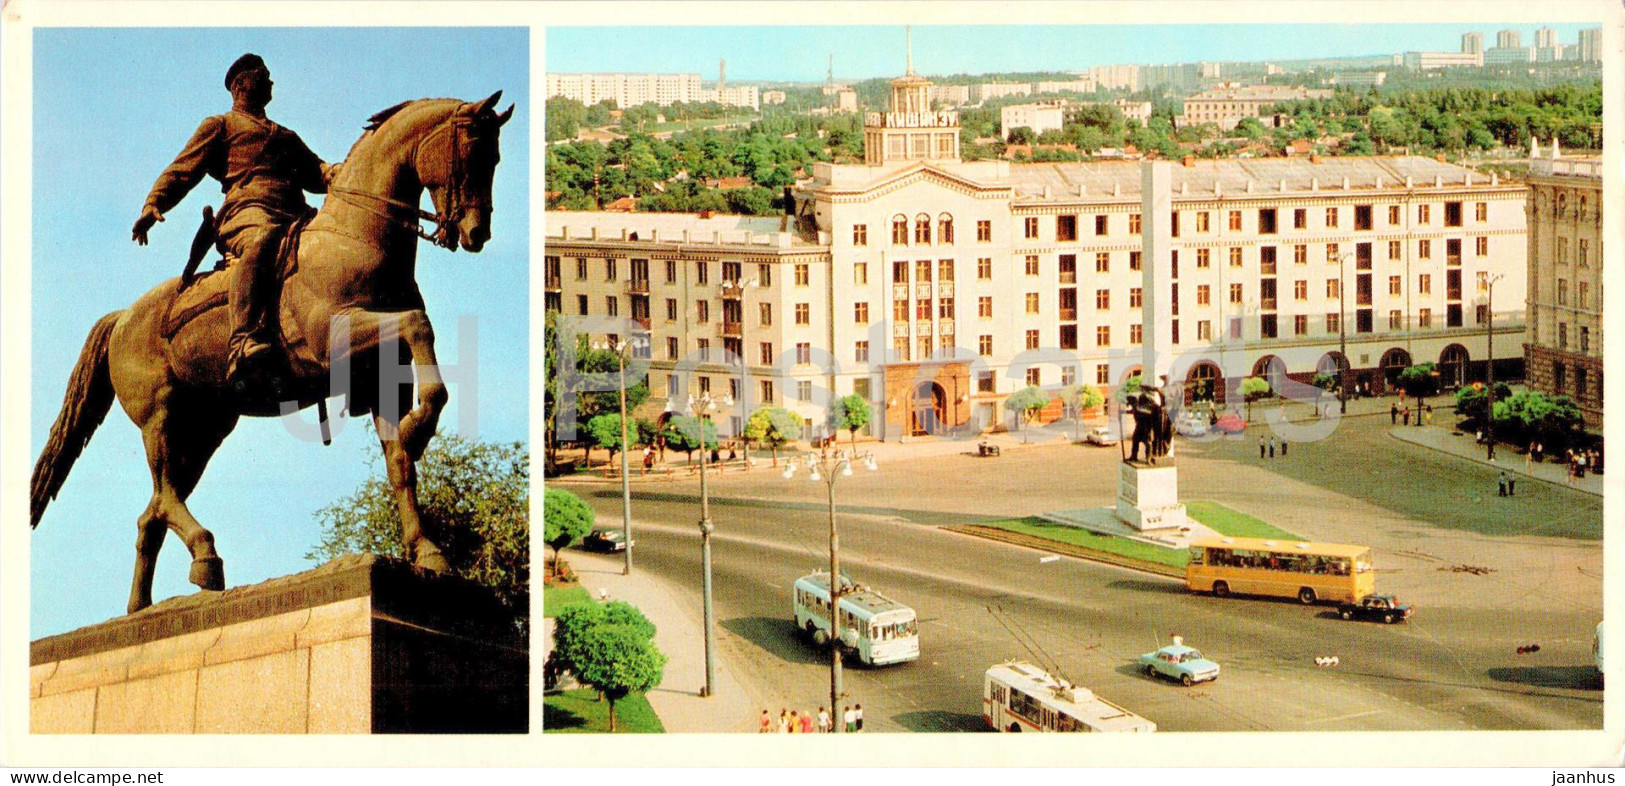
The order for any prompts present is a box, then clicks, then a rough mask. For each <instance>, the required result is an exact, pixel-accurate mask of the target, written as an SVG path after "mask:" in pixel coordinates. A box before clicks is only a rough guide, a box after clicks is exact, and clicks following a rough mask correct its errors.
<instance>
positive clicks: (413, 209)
mask: <svg viewBox="0 0 1625 786" xmlns="http://www.w3.org/2000/svg"><path fill="white" fill-rule="evenodd" d="M466 125H468V121H467V120H466V119H464V118H461V117H457V116H455V114H454V115H453V116H452V117H451V118H449V119H448V120H447V121H446V122H442V123H440V124H439V125H438V126H436V127H435V128H434V129H433V130H431V131H430V132H429V133H428V134H425V135H424V137H423V138H422V139H421V140H419V141H418V144H417V148H416V149H414V150H413V152H412V157H413V159H414V160H415V159H416V158H417V156H418V153H419V151H421V150H422V149H423V146H424V145H425V144H427V143H428V142H429V140H431V139H434V138H435V136H437V135H439V134H440V133H441V132H442V131H445V130H446V129H447V128H448V127H449V128H451V129H452V130H453V131H454V132H455V133H456V136H455V137H454V138H453V139H452V144H451V153H450V155H451V160H450V161H449V162H448V171H447V177H446V180H447V183H446V207H445V210H444V211H443V212H439V213H431V212H429V211H427V210H424V209H423V208H421V207H419V206H417V205H414V204H410V203H407V202H403V201H401V200H399V199H394V198H392V197H387V196H382V195H380V194H370V193H367V192H365V191H357V190H355V189H353V188H335V187H332V186H329V187H328V189H327V193H329V194H331V195H333V196H336V197H338V198H339V199H341V200H344V201H346V202H349V203H350V204H352V205H355V206H356V207H358V208H360V209H362V210H364V211H366V212H368V213H371V214H372V215H374V216H377V217H378V218H382V219H384V220H385V221H388V222H389V223H391V224H394V225H395V226H398V227H401V228H402V229H405V230H407V231H408V232H411V233H412V234H413V235H416V236H417V237H418V238H420V239H422V240H427V241H429V242H430V243H433V244H435V245H437V246H441V247H443V248H447V249H452V250H456V248H457V234H456V232H455V231H454V227H453V224H454V223H455V222H456V221H457V220H458V215H459V213H460V212H461V210H462V208H463V203H465V202H467V203H470V204H473V203H475V202H477V201H478V200H474V199H470V198H469V197H468V196H467V195H466V194H464V193H463V192H464V191H465V190H466V189H467V188H468V184H467V183H465V182H463V169H464V165H463V150H462V145H461V144H460V143H461V141H462V139H461V132H462V129H463V127H464V126H466ZM359 200H372V201H373V202H376V203H378V204H381V205H386V206H388V207H392V208H397V209H400V210H403V211H406V212H407V213H411V214H415V219H414V218H407V217H405V216H401V215H398V214H395V213H392V212H390V211H389V210H387V209H386V210H380V209H377V208H375V207H373V206H371V205H368V204H366V203H364V202H362V201H359ZM421 221H433V222H434V223H435V231H434V233H433V234H430V233H428V232H425V231H423V225H422V224H421V223H419V222H421Z"/></svg>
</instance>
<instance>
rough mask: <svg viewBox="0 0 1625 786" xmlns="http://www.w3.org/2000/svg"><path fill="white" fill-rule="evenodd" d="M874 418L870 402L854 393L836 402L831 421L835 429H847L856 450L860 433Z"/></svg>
mask: <svg viewBox="0 0 1625 786" xmlns="http://www.w3.org/2000/svg"><path fill="white" fill-rule="evenodd" d="M872 417H874V414H873V412H872V411H871V410H870V409H869V402H868V400H867V399H865V398H864V397H863V396H860V395H858V394H856V393H853V394H852V395H850V396H845V397H842V398H839V399H836V400H835V404H834V406H833V408H832V411H831V413H830V420H831V421H832V422H833V423H834V424H835V428H836V429H837V430H839V429H843V428H844V429H846V430H847V432H848V433H850V434H851V437H852V446H853V449H854V450H855V449H856V448H857V444H858V431H859V430H860V429H862V428H863V427H864V426H867V425H869V420H870V418H872Z"/></svg>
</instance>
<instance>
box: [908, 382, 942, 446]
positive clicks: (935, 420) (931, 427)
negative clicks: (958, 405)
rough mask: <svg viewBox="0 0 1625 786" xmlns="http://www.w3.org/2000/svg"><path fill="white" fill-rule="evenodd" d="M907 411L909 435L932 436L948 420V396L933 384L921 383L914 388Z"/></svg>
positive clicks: (940, 387)
mask: <svg viewBox="0 0 1625 786" xmlns="http://www.w3.org/2000/svg"><path fill="white" fill-rule="evenodd" d="M909 409H910V413H911V415H912V417H911V418H910V420H909V431H908V433H909V435H910V436H914V437H923V436H926V435H928V434H934V433H936V432H937V430H938V429H939V428H940V427H941V424H942V423H944V422H946V421H947V420H948V394H947V393H946V392H944V391H943V389H942V386H941V385H938V384H937V383H935V382H921V383H920V384H919V386H917V387H915V388H914V402H913V406H912V407H910V408H909Z"/></svg>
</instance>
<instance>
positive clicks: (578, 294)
mask: <svg viewBox="0 0 1625 786" xmlns="http://www.w3.org/2000/svg"><path fill="white" fill-rule="evenodd" d="M924 81H925V80H922V79H919V78H918V77H912V76H911V77H905V78H904V79H901V80H897V81H896V82H894V83H893V106H892V108H893V111H892V112H889V113H884V114H882V113H873V114H871V115H870V117H869V120H870V124H871V125H870V127H869V128H868V129H867V132H866V133H867V134H868V137H867V138H868V139H869V140H871V141H870V149H869V151H867V153H868V158H867V160H866V163H864V164H845V165H836V164H828V163H819V164H815V166H814V171H813V178H812V180H811V182H809V183H806V184H804V185H803V186H801V187H799V188H798V190H797V191H796V193H795V194H794V197H795V208H794V212H795V215H793V216H785V217H782V219H771V218H769V219H744V218H740V217H698V216H681V215H659V214H620V215H612V214H571V213H552V214H550V215H549V221H548V225H549V229H548V231H549V235H550V236H549V238H548V240H547V250H546V255H547V269H548V282H547V286H548V295H547V297H548V300H547V307H548V308H549V309H552V310H558V311H560V312H562V313H563V314H564V315H565V316H566V317H567V318H577V317H579V316H581V314H578V313H577V312H578V311H579V310H580V309H581V307H582V306H584V307H585V309H586V311H585V315H586V316H601V315H602V312H604V311H605V310H608V309H609V308H611V306H609V299H613V298H620V297H626V298H631V297H635V296H640V295H634V294H632V292H633V291H634V289H636V288H632V289H629V288H628V287H629V286H631V285H629V284H628V283H627V281H626V279H627V278H628V276H632V275H635V273H634V271H638V270H640V269H641V270H644V271H646V272H645V273H644V279H643V281H644V283H643V284H642V285H641V289H642V290H643V291H647V292H648V295H647V297H646V298H645V302H644V304H643V305H642V306H634V305H632V304H629V303H622V302H617V304H616V305H615V306H613V308H614V309H615V310H616V312H617V314H621V315H626V314H633V315H634V316H631V317H629V318H630V319H638V318H640V317H638V316H635V315H637V314H642V315H647V316H646V318H647V319H648V321H647V323H643V322H639V323H637V324H638V325H639V326H641V327H643V328H645V329H647V330H648V331H649V332H650V335H651V338H652V347H653V351H652V356H651V360H650V362H651V364H652V369H651V372H650V373H651V379H652V380H653V382H652V384H651V389H652V391H653V395H652V397H651V402H650V404H649V406H650V407H651V408H653V409H660V408H662V407H673V406H675V405H674V404H673V403H672V402H678V403H680V399H681V397H682V396H684V395H687V394H690V393H695V392H697V391H700V390H710V391H713V392H720V391H723V390H730V391H731V392H733V393H734V394H735V397H736V398H739V397H740V395H741V393H743V394H744V395H745V396H747V397H748V403H746V404H742V405H740V406H741V408H742V409H741V412H736V413H735V414H736V415H738V414H742V412H748V411H750V410H751V409H753V408H754V407H755V406H758V405H760V404H762V403H766V402H768V401H771V403H773V404H776V405H780V406H784V407H787V408H789V409H791V410H792V411H795V412H797V413H799V414H800V415H801V416H802V417H803V418H804V419H806V420H807V421H808V423H809V424H810V425H811V426H813V427H814V434H818V433H819V429H822V428H823V424H824V423H825V418H826V413H827V411H828V408H829V405H830V402H831V401H832V399H833V398H836V397H841V396H845V395H849V394H853V393H856V394H859V395H862V396H864V397H866V398H867V399H868V400H870V401H871V402H872V403H873V406H874V409H875V412H876V417H875V422H874V424H873V425H872V427H871V433H873V434H874V435H876V436H878V437H881V438H884V439H899V438H904V437H913V436H919V435H924V434H944V433H962V434H969V433H976V432H978V431H981V430H985V429H989V428H998V427H1003V426H1006V425H1008V424H1009V423H1010V420H1009V417H1008V413H1007V412H1006V411H1005V409H1004V400H1005V398H1006V397H1008V396H1009V395H1010V394H1011V393H1013V392H1015V391H1017V390H1020V389H1022V388H1024V387H1027V386H1029V385H1037V386H1040V387H1042V388H1045V389H1047V390H1049V391H1051V392H1056V391H1058V390H1059V389H1060V388H1061V387H1062V386H1065V385H1071V384H1091V385H1100V386H1102V387H1105V388H1108V389H1109V388H1112V387H1114V386H1116V385H1118V384H1120V383H1121V382H1122V381H1123V380H1125V379H1126V378H1127V377H1128V376H1130V375H1131V374H1133V373H1136V372H1137V367H1138V363H1139V358H1140V350H1141V346H1140V341H1141V338H1142V336H1141V325H1142V315H1141V308H1140V306H1141V303H1142V301H1143V296H1144V293H1143V291H1142V289H1141V288H1142V286H1143V281H1142V275H1143V274H1142V272H1141V270H1140V265H1139V261H1140V260H1139V256H1140V253H1141V237H1140V226H1141V223H1142V218H1143V217H1142V215H1141V202H1140V183H1141V170H1140V165H1139V164H1137V163H1133V162H1097V163H1062V164H1012V163H1010V162H1007V161H974V162H966V161H961V160H959V157H958V149H957V147H950V146H949V143H948V142H947V140H948V139H952V140H954V141H955V143H956V142H957V139H958V130H959V129H958V127H957V119H956V118H954V117H953V116H952V114H951V113H943V112H935V111H932V110H931V109H930V107H929V104H925V105H923V106H922V105H919V104H917V103H914V102H915V101H916V100H918V99H917V94H919V93H920V91H921V90H924V93H923V95H929V89H928V83H926V84H924V85H922V84H920V83H923V82H924ZM911 109H913V110H919V111H913V112H911V111H908V110H911ZM950 123H951V125H949V124H950ZM877 124H878V125H877ZM908 124H912V127H911V126H910V125H908ZM936 135H943V136H944V139H943V140H942V142H941V144H940V145H939V143H938V141H937V140H936V138H935V137H936ZM916 137H918V139H916ZM876 142H878V143H879V146H878V148H877V147H876V144H875V143H876ZM1524 201H1525V192H1524V188H1523V187H1522V186H1520V185H1511V184H1502V183H1500V182H1499V181H1498V180H1497V179H1496V178H1494V177H1492V176H1486V175H1482V174H1479V173H1476V172H1474V171H1472V170H1469V169H1465V168H1462V167H1459V166H1455V165H1452V164H1447V163H1443V162H1439V161H1435V160H1433V159H1429V158H1420V157H1382V158H1378V157H1367V158H1349V159H1338V158H1326V159H1320V158H1316V159H1311V160H1288V159H1259V160H1247V161H1241V160H1223V161H1192V162H1190V163H1189V164H1186V165H1176V166H1174V167H1173V203H1174V227H1175V232H1174V237H1173V239H1172V242H1173V244H1174V270H1173V276H1172V279H1171V280H1169V281H1167V282H1164V283H1163V285H1164V286H1166V287H1168V291H1167V292H1166V293H1164V294H1165V295H1166V296H1167V297H1169V298H1170V302H1171V304H1172V311H1173V316H1172V320H1173V324H1172V325H1171V330H1172V333H1173V337H1174V340H1173V348H1174V351H1175V353H1176V360H1175V362H1174V365H1173V370H1174V381H1175V383H1176V384H1181V385H1182V387H1183V389H1184V390H1185V391H1186V394H1187V396H1191V395H1194V394H1195V393H1196V391H1202V390H1209V391H1211V392H1212V393H1213V394H1214V395H1216V396H1217V397H1218V398H1220V399H1223V398H1224V397H1225V396H1226V395H1227V391H1233V390H1236V389H1237V388H1239V385H1237V384H1236V380H1238V379H1239V378H1241V377H1246V376H1252V375H1255V374H1264V375H1268V376H1272V377H1274V378H1276V379H1277V380H1278V381H1280V382H1281V383H1282V384H1285V379H1286V378H1288V377H1289V378H1291V379H1292V380H1295V381H1298V382H1303V381H1307V380H1308V379H1309V378H1310V377H1312V376H1314V375H1315V374H1316V373H1317V372H1328V373H1329V372H1331V371H1333V370H1335V369H1337V368H1339V367H1344V368H1346V369H1348V373H1349V374H1351V376H1349V377H1347V380H1348V383H1349V384H1350V385H1353V384H1356V383H1364V384H1366V385H1367V386H1369V387H1371V388H1372V389H1374V390H1380V389H1382V388H1383V386H1384V385H1385V382H1386V380H1388V379H1390V378H1391V376H1392V375H1394V374H1397V372H1398V370H1399V369H1401V368H1403V367H1405V366H1407V365H1411V364H1413V363H1419V362H1424V361H1433V362H1437V363H1440V365H1441V368H1442V374H1443V376H1444V377H1445V379H1446V381H1447V382H1465V381H1468V380H1470V379H1474V378H1477V377H1478V376H1479V375H1481V374H1482V372H1483V368H1482V366H1483V357H1484V352H1485V347H1486V344H1487V335H1488V334H1487V332H1486V328H1487V326H1488V322H1489V313H1488V304H1480V303H1478V302H1477V301H1476V300H1475V297H1476V292H1477V282H1480V281H1487V280H1488V277H1489V276H1491V275H1497V274H1499V275H1503V276H1505V278H1504V279H1503V280H1501V281H1500V283H1499V284H1498V285H1497V289H1496V299H1495V306H1496V314H1495V318H1494V325H1495V330H1496V339H1497V346H1501V347H1505V348H1506V350H1505V351H1507V352H1508V354H1511V353H1512V349H1513V348H1514V347H1517V346H1519V345H1520V344H1521V343H1522V342H1523V341H1524V314H1523V300H1524V294H1525V293H1524V292H1523V289H1522V285H1521V284H1520V283H1519V282H1521V281H1523V280H1525V278H1526V277H1525V276H1524V271H1525V267H1524V261H1525V256H1526V253H1527V250H1528V244H1527V238H1526V234H1525V215H1524ZM721 221H729V222H733V223H732V224H729V225H728V226H727V227H726V228H724V229H726V231H723V230H722V229H719V228H718V226H717V223H716V222H721ZM707 222H710V223H707ZM752 222H754V224H752ZM657 225H658V226H657ZM753 225H754V226H755V227H756V231H754V232H748V231H744V230H745V229H749V228H750V227H751V226H753ZM764 228H765V229H767V230H772V231H762V230H763V229H764ZM719 231H723V234H721V235H718V234H717V233H718V232H719ZM729 231H731V232H734V233H735V234H733V235H729V234H727V232H729ZM595 233H596V234H595ZM730 237H733V238H735V239H734V240H729V239H728V238H730ZM747 240H748V242H747ZM609 260H613V261H614V263H615V264H614V265H613V266H610V267H609V268H608V270H607V272H606V266H607V265H609ZM639 260H644V261H642V262H640V261H639ZM583 264H584V265H586V269H585V271H584V273H585V277H584V278H581V279H579V280H578V279H574V278H572V276H573V275H574V274H575V273H576V272H578V271H581V270H582V269H581V265H583ZM701 266H704V267H705V268H706V271H705V272H704V273H700V272H698V271H699V268H700V267H701ZM667 271H669V272H667ZM555 272H556V273H557V275H555ZM617 276H618V277H617ZM730 277H732V278H731V279H730ZM702 278H703V281H702V280H701V279H702ZM751 279H754V282H751V281H750V280H751ZM728 280H734V281H741V282H744V283H746V284H747V285H746V286H743V287H732V288H728V290H727V291H728V292H729V293H734V292H737V293H740V294H739V296H738V297H733V296H732V295H731V294H725V293H724V292H723V290H722V288H721V287H720V284H721V282H723V281H728ZM764 282H767V283H764ZM583 296H584V297H585V300H582V299H581V298H582V297H583ZM702 302H703V303H704V305H701V303H702ZM730 302H736V303H737V305H729V304H730ZM718 314H723V315H724V316H723V317H722V318H721V320H720V322H721V326H720V327H718V322H719V317H718ZM735 320H737V321H735ZM628 329H633V328H628ZM719 331H720V332H719ZM702 339H703V340H704V341H705V342H706V343H705V344H701V343H699V342H700V341H701V340H702ZM725 340H735V341H736V342H737V343H733V344H731V345H730V346H733V347H734V348H735V349H736V351H735V352H734V355H735V356H742V357H743V358H744V360H745V365H744V366H743V367H741V366H737V365H733V366H730V365H728V364H727V363H715V362H713V363H710V364H707V363H705V362H703V361H695V360H694V359H693V357H694V356H695V353H699V352H704V351H707V350H717V349H719V348H721V344H719V343H718V342H720V341H725ZM741 378H743V379H745V380H748V381H746V382H742V383H732V382H729V381H728V380H733V379H741ZM724 386H729V387H724ZM668 395H669V396H670V398H667V396H668ZM1057 408H1058V405H1057Z"/></svg>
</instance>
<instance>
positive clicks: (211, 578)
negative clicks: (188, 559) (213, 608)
mask: <svg viewBox="0 0 1625 786" xmlns="http://www.w3.org/2000/svg"><path fill="white" fill-rule="evenodd" d="M188 579H189V580H190V581H191V582H192V583H193V584H196V585H197V586H198V588H199V589H206V590H216V591H219V590H223V589H225V588H226V564H225V563H224V562H222V561H221V559H220V558H219V557H198V558H197V559H194V560H192V574H191V576H189V577H188Z"/></svg>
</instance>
